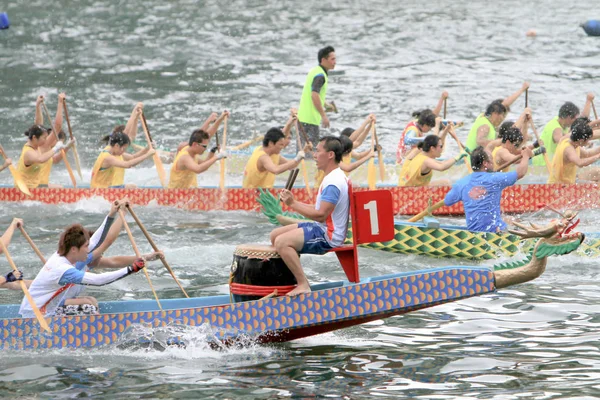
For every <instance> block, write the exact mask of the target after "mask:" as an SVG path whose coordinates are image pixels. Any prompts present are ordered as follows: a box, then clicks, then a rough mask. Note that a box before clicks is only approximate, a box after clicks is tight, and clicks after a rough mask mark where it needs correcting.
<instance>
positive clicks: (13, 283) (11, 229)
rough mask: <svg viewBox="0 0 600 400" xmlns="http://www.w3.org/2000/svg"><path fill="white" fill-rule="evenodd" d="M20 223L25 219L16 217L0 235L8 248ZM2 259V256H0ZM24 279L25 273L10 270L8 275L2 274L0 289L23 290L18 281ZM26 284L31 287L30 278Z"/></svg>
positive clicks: (0, 238) (0, 239) (0, 252)
mask: <svg viewBox="0 0 600 400" xmlns="http://www.w3.org/2000/svg"><path fill="white" fill-rule="evenodd" d="M19 225H23V220H22V219H20V218H14V219H13V220H12V222H11V223H10V225H9V226H8V228H6V231H5V232H4V234H3V235H2V237H0V241H2V244H4V247H6V248H8V246H9V245H10V242H11V240H12V237H13V234H14V233H15V229H17V227H18V226H19ZM0 254H2V249H1V248H0ZM0 259H1V258H0ZM20 280H23V273H22V272H21V271H10V272H8V273H7V274H6V275H0V289H11V290H19V291H20V290H21V285H20V284H19V282H18V281H20ZM25 285H27V287H29V285H31V281H30V280H26V281H25Z"/></svg>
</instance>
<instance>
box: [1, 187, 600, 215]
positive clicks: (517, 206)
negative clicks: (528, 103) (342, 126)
mask: <svg viewBox="0 0 600 400" xmlns="http://www.w3.org/2000/svg"><path fill="white" fill-rule="evenodd" d="M378 187H380V188H383V189H387V190H390V191H391V193H392V199H393V203H392V211H393V213H394V214H403V215H413V214H418V213H419V212H421V211H423V210H424V209H425V208H427V206H428V204H429V202H430V201H431V202H434V203H435V202H436V201H439V200H441V199H443V197H444V196H445V195H446V193H447V192H448V191H449V190H450V187H449V186H427V187H395V186H394V187H392V186H378ZM354 190H356V191H364V190H368V188H366V187H356V186H355V187H354ZM271 191H272V192H273V193H275V192H276V191H277V188H275V189H273V190H271ZM293 192H294V195H295V197H296V199H298V200H300V201H303V202H308V203H311V202H312V201H311V199H310V198H309V196H308V194H307V191H306V190H305V189H304V188H302V187H296V188H294V189H293ZM31 193H32V196H31V197H28V196H26V195H25V194H23V193H21V192H20V191H19V190H18V189H17V188H13V187H0V201H1V202H21V201H26V200H31V201H39V202H41V203H45V204H68V203H75V202H78V201H80V200H84V199H89V198H94V197H100V198H104V199H106V200H107V201H114V200H116V199H120V198H122V197H124V196H127V197H128V198H129V199H130V201H131V202H132V204H136V205H149V204H153V205H159V206H170V207H178V208H183V209H189V210H199V211H209V210H243V211H257V210H258V209H259V207H260V206H259V204H258V203H257V201H256V198H257V195H258V191H257V190H256V189H243V188H239V187H235V188H234V187H231V188H226V189H225V190H221V189H219V188H214V187H213V188H210V187H206V188H196V189H163V188H157V187H140V188H135V189H90V188H56V189H55V188H38V189H31ZM545 204H551V205H552V206H553V207H555V208H563V207H569V208H571V209H583V208H598V207H600V190H598V185H596V184H572V185H559V184H556V185H547V184H523V185H515V186H511V187H509V188H507V189H505V190H504V192H503V194H502V202H501V208H502V211H503V212H508V213H522V212H529V211H535V210H538V209H539V208H540V207H541V206H543V205H545ZM434 214H435V215H463V214H464V210H463V207H462V203H459V204H455V205H453V206H451V207H442V208H440V209H439V210H437V211H435V212H434Z"/></svg>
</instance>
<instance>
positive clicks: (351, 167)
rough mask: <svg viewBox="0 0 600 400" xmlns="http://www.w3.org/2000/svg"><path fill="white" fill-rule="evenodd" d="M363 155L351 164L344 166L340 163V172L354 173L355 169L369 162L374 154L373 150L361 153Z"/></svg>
mask: <svg viewBox="0 0 600 400" xmlns="http://www.w3.org/2000/svg"><path fill="white" fill-rule="evenodd" d="M364 153H366V154H364ZM363 154H364V156H362V157H360V158H359V159H358V160H356V161H353V162H351V163H350V164H346V163H343V162H341V163H340V168H341V170H342V171H344V172H352V171H354V170H355V169H356V168H358V167H360V166H361V165H363V164H364V163H365V162H367V161H369V160H370V159H371V157H373V155H374V154H375V152H374V151H373V149H371V150H370V151H365V152H363Z"/></svg>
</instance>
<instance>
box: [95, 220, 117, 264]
mask: <svg viewBox="0 0 600 400" xmlns="http://www.w3.org/2000/svg"><path fill="white" fill-rule="evenodd" d="M122 227H123V221H122V220H121V218H114V217H107V219H106V224H103V225H102V226H101V227H100V228H98V230H100V229H102V230H103V231H101V234H100V235H101V236H100V238H99V239H100V240H98V244H97V245H96V246H95V247H94V248H93V250H92V264H93V263H94V262H96V261H97V260H98V259H101V258H100V257H102V254H104V252H105V251H106V250H108V248H109V247H110V246H111V245H112V244H113V243H114V242H115V240H117V237H119V233H120V232H121V228H122ZM98 230H97V231H96V232H98ZM107 230H108V232H106V231H107ZM96 232H94V235H96ZM92 237H93V236H92ZM91 242H92V240H91V239H90V243H91ZM90 248H91V247H90Z"/></svg>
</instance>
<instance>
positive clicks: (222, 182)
mask: <svg viewBox="0 0 600 400" xmlns="http://www.w3.org/2000/svg"><path fill="white" fill-rule="evenodd" d="M228 119H229V118H228V117H225V120H224V121H223V148H222V149H221V151H225V149H226V147H227V120H228ZM219 187H220V188H221V190H225V159H224V158H221V171H220V177H219Z"/></svg>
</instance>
